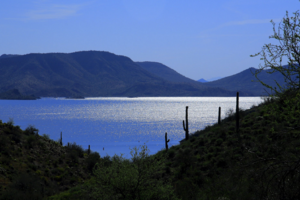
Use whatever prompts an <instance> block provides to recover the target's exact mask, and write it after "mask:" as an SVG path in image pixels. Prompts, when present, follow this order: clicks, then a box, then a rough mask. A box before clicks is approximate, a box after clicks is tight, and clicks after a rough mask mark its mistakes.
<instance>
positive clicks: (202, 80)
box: [198, 78, 208, 83]
mask: <svg viewBox="0 0 300 200" xmlns="http://www.w3.org/2000/svg"><path fill="white" fill-rule="evenodd" d="M198 82H201V83H206V82H208V81H207V80H205V79H203V78H201V79H199V80H198Z"/></svg>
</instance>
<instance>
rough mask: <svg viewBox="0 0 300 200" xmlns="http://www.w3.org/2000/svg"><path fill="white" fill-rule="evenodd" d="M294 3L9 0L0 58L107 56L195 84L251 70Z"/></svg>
mask: <svg viewBox="0 0 300 200" xmlns="http://www.w3.org/2000/svg"><path fill="white" fill-rule="evenodd" d="M299 8H300V2H299V1H298V0H214V1H211V0H185V1H183V0H91V1H88V0H87V1H79V0H72V1H58V0H26V1H24V0H11V1H1V2H0V55H1V54H28V53H49V52H64V53H70V52H75V51H83V50H99V51H109V52H111V53H114V54H117V55H124V56H128V57H130V58H131V59H132V60H133V61H156V62H160V63H163V64H165V65H167V66H169V67H171V68H172V69H174V70H176V71H177V72H179V73H181V74H182V75H184V76H186V77H189V78H191V79H194V80H198V79H200V78H204V79H209V78H212V77H218V76H220V77H225V76H229V75H232V74H235V73H238V72H240V71H242V70H244V69H247V68H249V67H257V66H258V64H259V63H260V60H259V58H251V57H250V55H251V54H255V53H257V52H259V51H260V50H261V48H262V46H263V45H264V44H266V43H274V42H275V41H273V40H272V39H269V36H270V35H272V33H273V31H272V28H273V26H272V24H271V23H270V20H271V19H272V20H273V21H274V22H276V24H278V23H279V22H280V21H281V20H282V18H283V17H285V13H286V11H288V12H289V14H290V15H291V14H292V13H293V12H295V11H297V10H299Z"/></svg>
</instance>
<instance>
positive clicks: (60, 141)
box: [59, 132, 63, 146]
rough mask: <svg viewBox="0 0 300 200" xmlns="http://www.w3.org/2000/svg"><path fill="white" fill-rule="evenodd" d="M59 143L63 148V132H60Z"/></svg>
mask: <svg viewBox="0 0 300 200" xmlns="http://www.w3.org/2000/svg"><path fill="white" fill-rule="evenodd" d="M59 143H60V145H61V146H62V145H63V143H62V132H60V140H59Z"/></svg>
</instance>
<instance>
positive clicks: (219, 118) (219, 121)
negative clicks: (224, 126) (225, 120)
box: [218, 107, 221, 125]
mask: <svg viewBox="0 0 300 200" xmlns="http://www.w3.org/2000/svg"><path fill="white" fill-rule="evenodd" d="M218 124H219V125H220V124H221V107H219V116H218Z"/></svg>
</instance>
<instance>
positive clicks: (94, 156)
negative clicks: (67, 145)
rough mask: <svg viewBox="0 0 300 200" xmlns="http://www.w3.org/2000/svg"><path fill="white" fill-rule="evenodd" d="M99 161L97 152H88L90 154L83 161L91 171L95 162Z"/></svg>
mask: <svg viewBox="0 0 300 200" xmlns="http://www.w3.org/2000/svg"><path fill="white" fill-rule="evenodd" d="M99 161H100V155H99V153H98V152H92V153H90V155H89V156H88V158H87V159H86V161H85V162H86V165H87V169H88V170H89V172H93V168H94V166H95V164H96V163H98V162H99Z"/></svg>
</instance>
